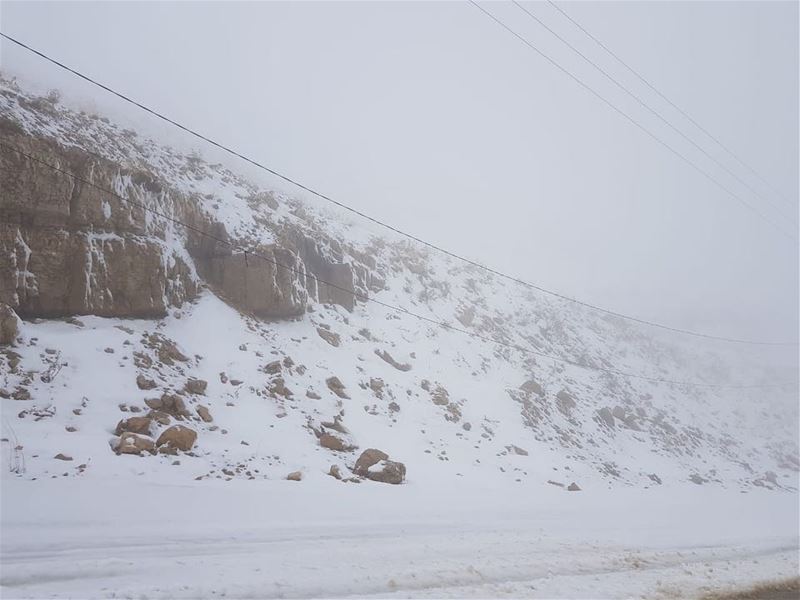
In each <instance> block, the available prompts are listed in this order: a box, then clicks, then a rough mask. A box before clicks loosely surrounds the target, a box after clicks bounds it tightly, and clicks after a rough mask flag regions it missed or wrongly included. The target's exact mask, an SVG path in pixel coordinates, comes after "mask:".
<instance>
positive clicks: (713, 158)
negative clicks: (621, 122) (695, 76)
mask: <svg viewBox="0 0 800 600" xmlns="http://www.w3.org/2000/svg"><path fill="white" fill-rule="evenodd" d="M512 2H513V3H514V5H515V6H516V7H517V8H519V9H520V10H521V11H523V12H524V13H525V14H526V15H528V16H529V17H530V18H531V19H533V20H534V21H536V22H537V23H539V25H541V26H542V27H544V28H545V29H546V30H547V31H549V32H550V33H551V34H553V36H555V37H556V38H558V39H559V40H560V41H561V42H562V43H563V44H565V45H566V46H567V47H568V48H569V49H570V50H572V51H573V52H575V53H576V54H577V55H578V56H580V57H581V58H582V59H583V60H585V61H586V62H588V63H589V64H590V65H592V66H593V67H594V68H595V69H597V70H598V71H600V73H602V74H603V75H605V77H606V78H607V79H609V80H610V81H611V82H612V83H614V84H615V85H616V86H617V87H618V88H620V89H621V90H622V91H624V92H625V93H626V94H628V95H629V96H630V97H631V98H633V99H634V100H636V101H637V102H638V103H639V104H640V105H641V106H642V107H644V108H645V109H647V110H648V111H649V112H650V113H651V114H653V115H655V116H656V117H657V118H658V119H659V120H660V121H661V122H663V123H664V124H666V125H667V126H668V127H670V128H671V129H672V130H673V131H675V132H676V133H677V134H678V135H680V136H681V137H682V138H683V139H685V140H686V141H687V142H689V143H690V144H692V146H694V147H695V148H697V149H698V150H699V151H700V152H702V153H703V155H704V156H706V157H707V158H708V159H709V160H711V161H712V162H713V163H714V164H715V165H717V166H718V167H719V168H720V169H722V170H723V171H725V172H726V173H727V174H728V175H730V176H731V177H733V178H734V179H736V181H738V182H739V183H740V184H741V185H743V186H744V187H746V188H747V189H748V190H750V191H751V192H752V193H753V194H754V195H755V196H756V197H757V198H759V199H760V200H763V201H764V202H767V203H768V204H769V205H770V206H772V208H774V209H775V211H776V212H777V213H778V214H779V215H780V216H781V217H783V218H784V219H787V220H788V221H790V222H791V223H792V225H793V227H794V228H797V223H795V222H794V218H793V217H790V216H787V215H786V214H785V213H784V212H783V210H782V209H781V207H780V206H779V205H777V204H775V203H773V202H772V200H770V199H769V198H764V197H763V196H762V195H761V194H760V193H759V192H758V190H757V189H755V188H754V187H753V186H751V185H750V184H749V183H748V182H747V181H745V180H744V179H742V178H741V177H739V175H737V174H736V173H735V172H734V171H732V170H731V169H730V168H728V166H727V165H725V163H723V162H721V161H720V160H719V159H717V158H716V157H715V156H714V155H713V154H711V153H710V152H708V151H707V150H706V149H705V148H703V147H702V146H701V145H700V144H698V143H697V142H695V141H694V140H693V139H692V138H691V137H689V136H688V135H686V134H685V133H684V132H683V131H681V130H680V129H679V128H678V127H676V126H675V125H674V124H673V123H672V122H671V121H669V120H668V119H667V118H665V117H664V116H663V115H662V114H661V113H660V112H658V111H657V110H655V109H654V108H652V107H651V106H650V105H649V104H647V103H646V102H645V101H644V100H642V99H641V98H640V97H639V96H637V95H636V94H634V93H633V92H632V91H631V90H630V89H629V88H627V87H626V86H625V85H623V84H622V83H620V81H619V80H617V79H615V78H614V77H613V76H611V75H610V74H609V73H608V71H606V70H605V69H603V67H601V66H600V65H598V64H597V63H596V62H594V61H593V60H592V59H590V58H589V57H588V56H586V55H585V54H584V53H583V52H581V51H580V50H579V49H578V48H576V47H575V46H574V45H573V44H571V43H570V42H569V41H568V40H566V39H564V37H563V36H561V35H559V33H558V32H556V31H555V30H553V29H552V28H551V27H549V26H548V25H547V23H545V22H544V21H542V20H541V19H540V18H539V17H537V16H536V15H535V14H533V13H532V12H530V11H529V10H528V9H527V8H525V7H524V6H523V5H522V4H520V3H519V2H517V0H512Z"/></svg>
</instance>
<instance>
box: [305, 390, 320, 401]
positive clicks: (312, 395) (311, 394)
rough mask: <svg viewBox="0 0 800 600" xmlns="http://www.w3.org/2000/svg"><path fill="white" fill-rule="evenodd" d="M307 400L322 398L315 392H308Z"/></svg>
mask: <svg viewBox="0 0 800 600" xmlns="http://www.w3.org/2000/svg"><path fill="white" fill-rule="evenodd" d="M306 398H311V399H312V400H319V399H320V398H322V396H320V395H319V394H318V393H317V392H315V391H314V390H306Z"/></svg>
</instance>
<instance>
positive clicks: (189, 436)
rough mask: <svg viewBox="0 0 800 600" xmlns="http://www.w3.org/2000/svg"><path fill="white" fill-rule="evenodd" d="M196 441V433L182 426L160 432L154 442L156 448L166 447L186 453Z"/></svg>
mask: <svg viewBox="0 0 800 600" xmlns="http://www.w3.org/2000/svg"><path fill="white" fill-rule="evenodd" d="M195 441H197V432H196V431H194V430H193V429H189V428H188V427H184V426H183V425H173V426H172V427H170V428H168V429H165V430H164V431H162V432H161V435H160V436H158V440H156V446H158V447H159V448H160V447H161V446H167V448H170V449H172V450H182V451H183V452H188V451H189V450H191V449H192V446H194V443H195Z"/></svg>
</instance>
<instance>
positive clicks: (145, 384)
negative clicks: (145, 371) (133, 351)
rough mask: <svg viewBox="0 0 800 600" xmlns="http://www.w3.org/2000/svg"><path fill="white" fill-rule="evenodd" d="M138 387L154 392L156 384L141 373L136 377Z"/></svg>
mask: <svg viewBox="0 0 800 600" xmlns="http://www.w3.org/2000/svg"><path fill="white" fill-rule="evenodd" d="M136 385H137V387H138V388H139V389H140V390H152V389H153V388H154V387H156V382H155V381H153V380H152V379H148V378H147V377H145V376H144V375H142V374H141V373H140V374H139V375H137V376H136Z"/></svg>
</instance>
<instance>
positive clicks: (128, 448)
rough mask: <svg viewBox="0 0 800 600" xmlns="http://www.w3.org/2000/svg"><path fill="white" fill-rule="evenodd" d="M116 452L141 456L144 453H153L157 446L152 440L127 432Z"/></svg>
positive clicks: (120, 439)
mask: <svg viewBox="0 0 800 600" xmlns="http://www.w3.org/2000/svg"><path fill="white" fill-rule="evenodd" d="M115 451H116V452H117V454H137V455H141V454H142V452H150V453H153V452H154V451H155V444H154V443H153V440H152V438H149V437H146V436H143V435H138V434H136V433H130V432H127V433H123V434H122V435H121V436H120V438H119V441H118V442H117V445H116V448H115Z"/></svg>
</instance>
